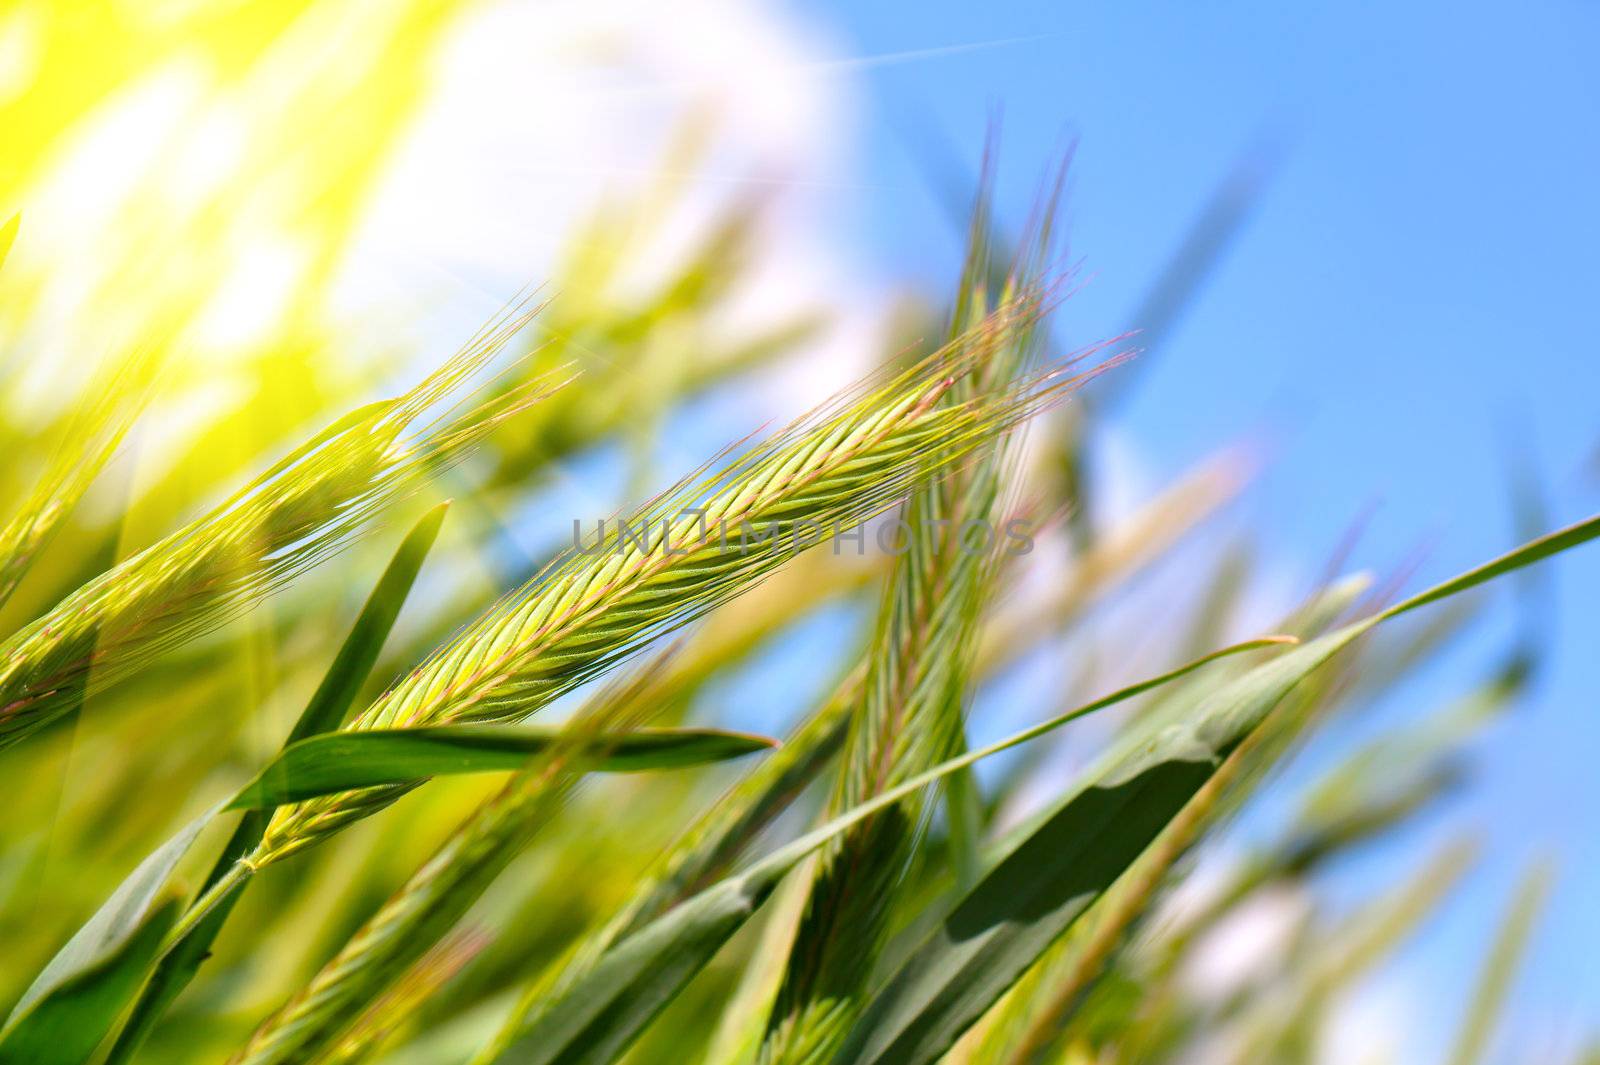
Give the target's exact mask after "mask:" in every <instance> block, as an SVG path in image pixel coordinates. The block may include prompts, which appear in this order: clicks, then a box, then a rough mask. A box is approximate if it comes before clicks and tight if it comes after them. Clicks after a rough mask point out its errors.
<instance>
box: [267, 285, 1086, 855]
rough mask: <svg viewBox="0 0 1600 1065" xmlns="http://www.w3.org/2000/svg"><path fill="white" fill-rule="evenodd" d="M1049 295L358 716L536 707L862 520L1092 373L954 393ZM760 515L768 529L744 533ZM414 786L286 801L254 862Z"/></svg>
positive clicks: (774, 456)
mask: <svg viewBox="0 0 1600 1065" xmlns="http://www.w3.org/2000/svg"><path fill="white" fill-rule="evenodd" d="M1044 308H1045V296H1044V295H1043V294H1041V293H1040V292H1038V291H1031V292H1027V293H1023V294H1020V295H1018V296H1017V297H1016V298H1015V299H1013V300H1011V301H1010V302H1009V303H1007V304H1005V305H1003V306H1002V307H1000V308H999V309H997V310H996V311H995V312H993V313H992V314H990V315H988V316H987V317H985V318H984V319H983V320H982V321H981V322H979V323H978V324H977V325H976V326H974V328H972V329H971V330H969V331H968V332H966V333H964V334H963V335H962V336H961V337H959V338H958V339H957V340H956V341H954V342H952V343H950V344H948V345H946V346H944V347H943V348H941V349H939V350H938V351H937V352H935V353H933V354H932V355H930V356H929V357H928V358H926V359H924V360H923V361H921V362H920V363H918V364H917V365H916V366H914V367H912V368H910V369H908V370H906V371H904V372H901V373H899V374H895V375H893V376H891V377H889V378H887V379H886V380H885V379H884V378H883V377H881V376H873V377H869V378H867V379H866V380H864V381H862V382H861V383H860V384H858V385H857V386H855V387H854V388H852V389H849V390H847V391H846V392H844V393H842V394H840V395H839V396H837V397H835V398H834V399H833V400H831V401H829V402H828V403H826V404H824V405H823V406H822V407H820V408H819V409H818V410H816V411H813V412H812V413H811V414H810V415H808V416H807V417H805V418H802V419H800V420H799V421H797V422H796V423H795V424H793V425H792V426H790V427H789V428H787V429H786V430H784V431H782V432H780V433H778V434H777V435H775V436H773V437H772V438H770V439H768V440H766V441H764V442H762V443H760V444H758V445H756V446H755V447H752V448H750V449H748V450H747V451H745V452H744V453H742V454H739V455H737V456H735V457H734V458H732V459H730V460H727V461H726V462H725V463H724V464H723V465H722V466H721V467H719V468H717V469H716V470H714V471H712V472H710V473H709V474H704V475H702V476H698V477H692V478H690V479H687V480H685V481H684V482H683V483H681V484H680V485H678V486H677V487H676V488H674V489H673V490H672V491H669V492H667V493H666V494H664V495H663V496H661V497H660V498H658V499H657V500H655V501H653V502H652V503H650V504H649V505H647V506H646V507H645V508H643V509H642V510H640V511H638V512H637V513H635V514H634V515H633V516H632V517H631V518H630V519H628V521H627V526H628V527H629V528H633V529H644V530H646V533H645V536H646V540H645V542H644V543H643V545H642V546H641V544H640V543H639V542H637V541H635V540H633V539H631V538H630V537H629V536H628V535H627V534H626V532H625V531H623V529H621V528H620V527H614V528H613V529H612V530H611V532H610V533H609V534H607V535H605V536H604V538H603V539H601V540H600V541H598V542H597V543H596V544H594V545H592V546H591V547H590V548H588V549H585V550H576V549H574V550H572V551H569V552H568V553H567V554H565V555H564V556H562V557H561V558H559V559H557V560H556V561H555V562H553V563H552V564H551V565H550V566H549V567H548V568H547V570H546V571H545V572H544V573H543V574H542V575H540V576H538V577H536V578H534V579H533V580H532V581H530V582H529V583H528V584H527V585H525V586H524V587H522V588H520V589H518V590H517V591H515V592H513V593H512V594H511V595H509V596H507V597H506V598H505V599H504V600H503V601H502V602H501V603H499V604H498V605H496V606H495V607H494V608H492V609H491V610H489V611H488V612H487V613H485V614H484V615H483V616H482V617H481V618H479V619H478V620H477V621H476V622H474V623H473V624H472V625H470V626H468V627H467V629H466V630H465V631H464V632H462V633H461V635H460V636H459V637H458V638H456V639H455V640H453V641H451V642H450V643H448V644H446V645H445V646H444V647H442V648H440V649H439V650H438V651H437V652H435V653H434V655H433V656H432V657H431V658H430V659H429V660H428V661H427V662H426V663H424V664H423V665H422V666H421V667H419V668H418V669H417V670H416V671H414V672H413V673H411V674H410V675H409V676H407V677H406V678H405V679H404V680H402V681H401V682H400V683H399V684H398V685H396V686H395V687H394V688H392V689H391V690H390V691H388V692H387V693H385V694H384V695H383V696H381V697H380V698H379V699H378V700H377V701H376V702H374V703H373V704H372V705H371V706H370V707H368V708H367V709H366V710H365V711H363V712H362V713H361V714H359V715H358V716H357V717H356V718H355V719H354V720H353V721H352V722H351V723H350V725H349V727H350V728H353V729H367V728H384V727H396V726H400V727H409V726H417V725H436V724H446V723H451V722H464V721H472V722H490V721H516V720H522V719H524V718H526V717H528V716H529V715H531V714H533V713H535V712H537V711H538V710H539V709H541V708H542V707H544V706H546V705H548V704H549V703H550V702H551V701H552V700H554V699H555V698H557V697H558V696H560V695H562V694H565V693H566V692H568V691H571V690H572V689H574V688H576V687H578V686H580V685H581V684H583V683H584V682H586V681H588V680H590V679H592V678H593V677H596V676H598V675H600V674H601V673H603V672H605V671H606V670H608V669H610V668H611V667H613V666H614V665H616V664H617V663H618V662H620V661H621V660H622V659H624V658H625V657H627V656H628V655H629V654H631V653H633V652H634V651H635V650H637V649H638V648H639V647H640V646H642V645H643V644H644V643H646V642H648V641H649V640H650V639H652V638H654V637H656V636H659V635H661V634H662V633H664V632H666V631H668V630H670V629H672V628H674V627H677V626H681V625H683V624H686V623H687V622H689V621H692V620H693V619H695V618H698V617H700V616H702V615H703V614H705V613H706V612H707V611H709V610H710V609H712V608H713V607H715V606H717V605H718V604H720V603H723V602H725V601H727V600H728V599H730V598H732V597H734V596H736V595H738V594H739V593H740V592H741V591H743V590H744V589H745V588H748V587H749V586H750V585H751V584H753V583H754V582H756V581H758V580H759V579H760V578H762V577H763V576H765V575H766V574H768V573H770V572H771V571H772V570H773V569H774V568H776V567H777V566H779V565H781V564H783V563H784V562H785V561H786V560H788V559H789V558H791V557H792V556H793V555H794V554H795V553H796V552H797V551H798V550H800V549H801V548H802V547H804V546H805V544H806V543H807V539H808V537H809V536H810V535H811V534H810V533H809V532H808V530H809V529H812V528H818V527H820V528H823V529H832V528H835V527H841V526H848V525H854V524H856V523H859V522H861V521H864V520H866V519H867V518H870V517H872V516H873V515H875V514H877V513H879V512H881V511H882V510H884V509H885V508H886V507H888V506H891V505H892V504H893V503H894V502H895V501H897V500H898V499H900V498H901V497H902V496H904V495H905V494H906V492H907V491H909V490H911V489H912V488H914V487H915V486H916V485H918V484H920V483H923V482H925V481H926V480H927V479H929V478H930V477H932V476H935V475H937V474H938V473H940V472H942V471H944V470H948V469H951V468H953V467H955V466H956V465H958V464H960V463H961V462H963V461H965V460H967V459H968V458H969V457H970V456H971V455H972V454H973V452H974V451H976V450H978V449H980V448H982V447H983V446H985V445H987V444H988V443H989V442H991V441H993V440H994V439H996V438H997V437H998V436H1000V435H1001V434H1003V433H1005V432H1006V431H1007V430H1009V429H1010V428H1012V427H1013V426H1015V425H1017V424H1019V423H1021V422H1022V421H1025V420H1026V419H1027V418H1028V417H1030V416H1031V415H1033V414H1034V413H1036V412H1038V411H1039V410H1041V409H1044V408H1045V407H1047V406H1049V405H1050V404H1052V403H1054V402H1056V401H1058V400H1060V399H1061V398H1062V397H1064V396H1065V395H1067V394H1068V393H1069V392H1071V390H1072V389H1074V388H1075V387H1077V386H1078V384H1080V383H1081V382H1082V380H1084V379H1085V377H1086V376H1087V374H1074V373H1070V372H1068V371H1066V370H1061V369H1057V370H1053V371H1050V372H1047V373H1040V374H1037V375H1034V376H1033V377H1030V378H1027V379H1025V380H1022V381H1019V382H1018V383H1016V384H1015V385H1012V386H1011V387H1009V388H1007V389H1006V390H1005V391H1003V392H999V393H997V394H995V395H992V396H981V397H974V398H971V399H967V400H963V401H958V402H946V395H947V393H949V392H950V391H951V389H952V387H953V386H954V385H955V383H956V382H957V381H959V380H960V379H961V378H962V377H963V376H964V375H965V374H967V373H969V372H971V371H972V370H973V368H974V367H978V366H983V365H986V364H987V363H988V362H989V360H991V359H993V358H995V357H997V353H998V352H1000V351H1003V350H1005V348H1006V346H1007V345H1008V344H1010V343H1012V340H1013V338H1014V336H1015V333H1016V331H1017V330H1019V329H1025V328H1031V327H1032V326H1033V325H1034V324H1035V323H1036V322H1037V321H1038V320H1039V316H1040V314H1041V313H1042V312H1043V310H1044ZM1090 372H1091V373H1092V372H1094V371H1090ZM745 529H752V530H757V531H758V532H759V534H762V535H756V536H753V537H751V538H750V539H742V538H741V535H740V533H742V531H743V530H745ZM724 530H733V532H731V533H727V534H725V533H724ZM767 532H770V533H771V534H772V535H771V536H770V538H768V537H765V536H764V534H765V533H767ZM404 790H405V789H404V788H403V787H391V788H382V789H371V790H368V791H365V792H361V793H356V794H352V795H349V796H345V797H331V798H329V799H326V800H318V801H313V802H307V803H302V804H300V805H298V806H295V807H292V808H288V809H285V810H282V811H280V812H279V813H278V815H277V816H276V817H275V818H274V820H273V824H272V827H271V828H270V829H269V830H268V832H267V836H266V838H265V839H263V840H262V843H261V846H260V847H259V848H258V849H257V851H256V853H255V854H254V855H253V856H252V857H251V858H250V864H251V865H252V866H255V867H259V866H261V865H266V864H270V863H272V862H275V861H279V860H281V859H282V858H284V857H287V856H288V855H290V854H293V853H295V852H297V851H300V850H303V849H305V848H306V847H308V846H311V845H313V844H315V843H317V842H318V841H320V840H321V839H324V838H326V837H327V836H329V835H331V834H332V833H334V832H336V831H338V830H340V829H341V828H343V827H344V826H346V825H348V824H350V823H352V822H353V821H356V820H359V819H361V818H363V817H366V816H368V815H369V814H371V813H373V812H374V811H376V810H378V809H381V808H382V807H383V806H385V805H387V804H388V803H390V802H392V801H394V799H395V798H397V797H398V795H399V794H401V793H402V792H403V791H404Z"/></svg>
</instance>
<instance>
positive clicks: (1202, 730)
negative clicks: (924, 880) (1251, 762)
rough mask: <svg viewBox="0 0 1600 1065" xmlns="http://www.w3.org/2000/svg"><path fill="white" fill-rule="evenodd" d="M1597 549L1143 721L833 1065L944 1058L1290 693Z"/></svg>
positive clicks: (884, 1001) (1536, 547) (900, 983)
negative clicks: (1434, 618)
mask: <svg viewBox="0 0 1600 1065" xmlns="http://www.w3.org/2000/svg"><path fill="white" fill-rule="evenodd" d="M1596 536H1600V516H1596V517H1592V518H1590V519H1588V520H1587V521H1584V522H1580V523H1578V524H1576V525H1572V526H1569V527H1568V528H1565V529H1561V530H1558V531H1556V532H1553V533H1551V534H1549V535H1547V536H1544V537H1541V538H1539V539H1537V540H1534V541H1531V542H1529V543H1527V544H1524V545H1523V546H1522V547H1519V548H1517V549H1516V550H1514V551H1511V552H1509V553H1507V554H1505V555H1502V556H1500V557H1499V558H1496V559H1493V560H1491V561H1490V562H1487V563H1485V564H1484V565H1482V566H1478V567H1476V568H1474V569H1472V570H1469V571H1467V572H1466V573H1463V574H1461V575H1459V576H1457V577H1455V578H1453V579H1451V580H1448V581H1445V582H1443V583H1441V584H1438V585H1435V586H1434V587H1432V588H1429V589H1427V590H1426V591H1423V592H1421V593H1419V594H1417V595H1415V596H1413V597H1411V598H1410V599H1407V600H1405V601H1404V602H1401V603H1398V604H1396V605H1394V606H1392V607H1390V608H1388V609H1386V610H1384V611H1382V612H1380V613H1377V614H1374V615H1372V616H1371V617H1368V618H1365V619H1363V620H1361V621H1358V622H1355V623H1353V624H1350V625H1346V626H1345V627H1343V628H1341V629H1338V630H1336V631H1334V632H1331V633H1329V634H1327V635H1325V636H1322V637H1319V638H1318V639H1316V640H1313V641H1311V642H1310V643H1307V644H1304V645H1302V646H1300V647H1297V648H1295V649H1294V650H1292V651H1290V652H1288V653H1287V654H1284V655H1281V656H1279V657H1277V658H1275V659H1273V660H1272V661H1270V662H1267V663H1265V664H1264V665H1261V666H1258V667H1257V668H1255V669H1253V670H1251V671H1250V672H1249V673H1247V674H1245V675H1244V676H1242V677H1240V678H1239V679H1238V680H1236V681H1233V682H1231V683H1229V684H1227V685H1225V686H1224V687H1223V688H1221V689H1219V690H1217V691H1216V692H1214V693H1213V694H1211V695H1210V696H1208V697H1206V698H1204V699H1203V700H1202V701H1201V702H1200V704H1199V705H1198V706H1197V707H1195V708H1193V709H1192V710H1190V709H1188V708H1187V707H1178V706H1174V707H1171V708H1169V709H1171V710H1172V712H1169V713H1162V714H1159V715H1154V716H1152V717H1151V718H1150V719H1149V720H1148V721H1147V722H1145V723H1143V724H1142V726H1141V727H1138V728H1136V729H1134V730H1133V732H1132V733H1131V734H1130V735H1129V736H1128V737H1127V738H1126V739H1124V740H1123V741H1122V742H1120V743H1119V744H1118V745H1117V746H1116V747H1114V748H1113V749H1112V750H1111V751H1109V752H1108V753H1107V755H1106V756H1105V757H1104V758H1103V759H1102V760H1101V762H1100V763H1099V767H1098V768H1097V770H1096V771H1095V772H1092V773H1090V774H1086V775H1085V779H1086V782H1085V784H1083V785H1082V786H1080V787H1078V788H1076V789H1074V790H1072V791H1070V792H1069V793H1068V794H1067V795H1065V796H1064V797H1063V798H1062V799H1061V800H1060V801H1059V802H1058V803H1057V804H1056V805H1055V806H1054V808H1053V809H1052V812H1051V813H1050V814H1049V815H1048V816H1047V817H1046V818H1045V819H1044V820H1043V822H1042V823H1041V824H1040V826H1039V827H1038V828H1037V829H1036V830H1035V831H1034V832H1032V833H1031V834H1029V836H1028V837H1027V838H1025V839H1023V840H1021V841H1020V842H1019V843H1017V845H1016V846H1015V847H1014V848H1013V849H1011V850H1010V851H1009V853H1007V854H1006V855H1005V857H1004V858H1003V859H1002V860H1001V861H1000V863H999V864H998V865H997V866H996V867H995V868H994V869H992V870H991V871H990V872H989V873H988V874H987V875H986V876H985V877H984V878H983V880H982V881H980V882H979V884H978V885H977V886H976V887H975V888H974V889H973V890H972V891H971V892H969V893H968V894H967V895H966V896H965V897H964V898H963V899H962V901H961V902H960V903H959V904H958V905H957V906H956V907H955V909H953V910H952V911H951V912H950V914H949V916H948V917H946V918H945V920H944V921H943V922H942V924H941V925H940V926H939V928H937V929H936V930H935V931H934V932H933V933H932V934H931V935H930V936H929V937H928V938H927V939H926V940H924V942H923V943H922V945H921V946H920V947H919V948H918V949H917V950H915V951H914V952H912V954H911V956H910V957H909V958H908V959H907V961H906V962H905V963H904V964H903V965H902V967H901V968H900V969H899V970H898V971H897V972H896V973H895V974H894V975H892V976H891V977H890V978H889V980H888V982H887V984H886V985H885V986H884V987H883V989H882V991H881V993H880V994H879V995H878V996H877V997H876V998H875V1000H874V1001H873V1003H872V1005H871V1006H870V1007H869V1008H868V1010H867V1012H866V1013H865V1014H864V1015H863V1017H862V1019H861V1021H860V1022H859V1024H858V1025H857V1026H856V1029H855V1030H854V1032H852V1034H851V1036H850V1039H849V1041H848V1042H847V1044H846V1047H845V1049H844V1051H843V1052H842V1053H841V1054H840V1056H839V1057H838V1058H837V1060H838V1061H840V1062H849V1063H866V1062H871V1063H873V1065H888V1063H895V1065H911V1063H916V1065H921V1063H926V1062H931V1061H934V1060H936V1059H937V1058H938V1057H939V1056H940V1055H942V1054H943V1053H944V1052H945V1051H947V1050H948V1049H949V1048H950V1047H951V1046H952V1045H953V1044H954V1043H955V1041H956V1040H957V1039H958V1038H959V1037H960V1036H961V1034H962V1033H963V1032H965V1031H966V1030H967V1029H968V1028H969V1027H970V1026H971V1025H972V1024H973V1023H974V1022H975V1021H976V1020H977V1019H978V1018H979V1017H981V1016H982V1015H983V1013H984V1012H985V1011H987V1010H988V1009H989V1007H990V1006H992V1005H993V1004H994V1002H995V1001H996V1000H997V999H998V998H999V997H1000V996H1001V995H1002V994H1003V993H1004V992H1005V991H1006V989H1007V988H1009V987H1010V986H1011V985H1012V984H1013V983H1014V982H1015V981H1016V980H1017V979H1018V978H1020V977H1021V976H1022V974H1023V973H1024V972H1026V971H1027V969H1028V968H1029V967H1030V966H1031V965H1032V964H1033V963H1034V962H1035V961H1036V960H1037V959H1038V958H1039V957H1040V955H1041V954H1043V953H1044V951H1045V950H1047V949H1048V948H1049V947H1050V946H1051V944H1053V943H1054V942H1055V941H1056V940H1057V939H1058V938H1059V937H1060V936H1061V935H1062V934H1063V933H1064V932H1065V931H1066V930H1067V929H1068V928H1069V927H1071V926H1072V924H1073V922H1074V921H1076V920H1077V919H1078V917H1079V916H1081V915H1082V914H1083V912H1084V911H1085V910H1087V909H1088V908H1089V906H1090V905H1092V904H1093V903H1094V902H1095V900H1097V899H1098V898H1099V897H1100V896H1101V895H1102V894H1103V893H1104V892H1105V890H1106V889H1107V888H1108V887H1110V885H1111V884H1112V883H1113V882H1114V881H1115V880H1116V879H1117V878H1118V877H1119V876H1120V875H1121V874H1122V873H1123V872H1124V871H1125V870H1126V869H1127V868H1128V867H1129V866H1130V865H1132V864H1133V862H1134V861H1135V860H1137V859H1138V857H1139V855H1140V854H1141V853H1143V852H1144V850H1145V848H1146V847H1148V846H1149V845H1150V844H1151V843H1152V842H1154V840H1155V839H1156V837H1157V836H1158V835H1159V834H1160V832H1161V831H1162V829H1163V828H1164V827H1165V826H1166V825H1167V824H1168V823H1169V822H1170V821H1171V820H1172V818H1174V817H1175V816H1177V814H1178V813H1179V812H1180V811H1181V810H1182V809H1183V807H1184V806H1185V805H1186V804H1187V803H1188V802H1189V801H1190V800H1191V799H1192V797H1193V796H1194V795H1195V794H1196V792H1198V791H1199V790H1200V789H1201V788H1202V787H1203V786H1204V785H1205V784H1206V783H1207V781H1209V780H1210V779H1211V778H1212V776H1213V775H1214V774H1215V772H1216V771H1217V768H1218V766H1219V765H1220V764H1222V762H1223V761H1224V760H1225V759H1226V758H1227V757H1228V755H1230V754H1231V753H1232V752H1233V751H1234V750H1235V749H1237V748H1238V747H1239V745H1240V744H1241V743H1242V742H1243V741H1244V740H1245V739H1246V738H1247V737H1248V736H1249V735H1250V734H1251V733H1252V732H1253V731H1254V730H1255V729H1256V727H1257V726H1259V725H1260V724H1261V723H1262V722H1263V721H1264V720H1265V719H1266V717H1267V715H1268V714H1269V713H1271V712H1272V710H1273V709H1274V708H1275V707H1277V705H1278V704H1279V703H1280V702H1281V701H1282V700H1283V698H1284V697H1285V696H1287V695H1288V694H1289V693H1290V692H1291V691H1293V690H1294V689H1295V688H1296V687H1297V686H1298V685H1299V684H1300V683H1301V682H1302V681H1304V680H1305V679H1306V678H1307V677H1308V676H1310V675H1311V674H1312V673H1314V672H1315V671H1316V670H1317V669H1319V668H1320V667H1321V666H1322V665H1324V664H1325V663H1327V662H1328V661H1329V660H1330V659H1332V658H1333V657H1334V656H1335V655H1336V654H1338V653H1339V652H1340V651H1342V650H1344V649H1345V648H1346V647H1348V646H1349V645H1350V644H1352V643H1354V642H1355V641H1356V640H1357V639H1358V638H1360V637H1361V636H1363V635H1365V634H1366V633H1368V632H1370V631H1372V629H1374V628H1375V627H1377V626H1378V625H1379V624H1381V623H1382V622H1384V621H1386V620H1389V619H1391V618H1394V617H1398V616H1399V615H1401V614H1404V613H1407V612H1409V611H1411V610H1415V609H1416V608H1418V607H1420V606H1424V605H1426V604H1428V603H1433V602H1437V601H1439V600H1441V599H1444V598H1447V597H1449V596H1451V595H1455V594H1457V593H1459V592H1462V591H1465V590H1467V589H1468V588H1472V587H1475V586H1477V585H1479V584H1482V583H1484V582H1485V581H1488V580H1491V579H1493V578H1494V577H1497V576H1500V575H1502V574H1505V573H1509V572H1512V571H1514V570H1517V569H1520V568H1522V567H1524V566H1527V565H1530V564H1531V563H1533V562H1537V561H1539V560H1541V559H1544V558H1547V557H1549V556H1551V555H1553V554H1557V553H1559V552H1560V551H1563V550H1566V549H1568V548H1570V547H1574V546H1576V545H1578V544H1581V543H1584V542H1586V541H1588V540H1591V539H1593V538H1594V537H1596Z"/></svg>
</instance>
